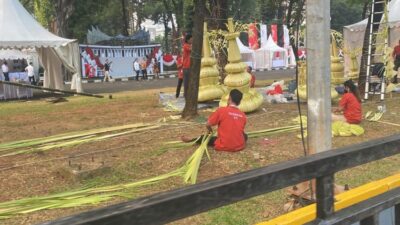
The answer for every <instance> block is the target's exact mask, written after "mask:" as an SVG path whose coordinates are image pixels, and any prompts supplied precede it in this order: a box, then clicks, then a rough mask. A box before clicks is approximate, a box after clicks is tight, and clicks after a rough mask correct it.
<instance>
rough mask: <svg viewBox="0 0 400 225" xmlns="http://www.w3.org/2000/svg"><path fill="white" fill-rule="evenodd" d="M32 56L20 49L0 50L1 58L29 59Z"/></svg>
mask: <svg viewBox="0 0 400 225" xmlns="http://www.w3.org/2000/svg"><path fill="white" fill-rule="evenodd" d="M29 57H30V56H29V54H27V53H24V52H22V51H20V50H14V49H12V50H9V49H8V50H0V60H3V59H5V60H16V59H28V58H29Z"/></svg>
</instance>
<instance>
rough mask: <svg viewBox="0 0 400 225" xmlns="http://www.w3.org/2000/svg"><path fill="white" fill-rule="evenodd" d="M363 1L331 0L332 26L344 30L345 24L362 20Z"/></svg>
mask: <svg viewBox="0 0 400 225" xmlns="http://www.w3.org/2000/svg"><path fill="white" fill-rule="evenodd" d="M362 5H363V4H362V3H361V1H358V2H356V1H353V2H349V1H347V0H335V1H331V28H332V29H334V30H337V31H340V32H342V31H343V26H346V25H350V24H353V23H356V22H358V21H360V20H361V19H362V18H361V15H362V7H363V6H362Z"/></svg>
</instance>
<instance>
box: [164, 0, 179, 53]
mask: <svg viewBox="0 0 400 225" xmlns="http://www.w3.org/2000/svg"><path fill="white" fill-rule="evenodd" d="M163 3H164V7H165V9H166V11H167V13H168V20H169V21H171V26H172V45H171V48H172V49H171V50H172V51H171V52H172V54H174V55H176V54H178V53H179V49H178V45H177V39H178V32H177V30H176V27H175V21H174V17H173V16H172V9H171V6H170V5H169V3H170V2H168V1H167V0H164V1H163Z"/></svg>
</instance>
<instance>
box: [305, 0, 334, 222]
mask: <svg viewBox="0 0 400 225" xmlns="http://www.w3.org/2000/svg"><path fill="white" fill-rule="evenodd" d="M306 12H307V17H306V19H307V21H306V22H307V31H306V37H307V40H306V45H307V96H308V99H307V107H308V113H307V115H308V116H307V133H308V139H307V141H308V153H309V154H314V153H320V152H324V151H327V150H329V149H331V145H332V131H331V127H332V125H331V68H330V65H331V60H330V59H331V53H330V42H331V41H330V40H331V37H330V33H331V30H330V0H307V5H306ZM333 180H334V178H333V176H328V177H320V178H317V181H316V184H315V181H313V182H312V185H311V187H310V188H311V190H312V191H314V190H315V186H317V187H316V189H317V190H316V193H317V217H318V218H320V219H326V218H328V217H329V216H330V215H331V214H332V213H333V202H334V200H333V192H334V191H333V190H334V186H333V185H334V184H333ZM311 194H313V193H311Z"/></svg>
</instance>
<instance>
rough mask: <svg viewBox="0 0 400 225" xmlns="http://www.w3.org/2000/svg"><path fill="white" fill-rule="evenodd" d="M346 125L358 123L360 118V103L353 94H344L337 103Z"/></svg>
mask: <svg viewBox="0 0 400 225" xmlns="http://www.w3.org/2000/svg"><path fill="white" fill-rule="evenodd" d="M339 105H340V107H342V108H343V115H344V117H345V118H346V121H347V122H348V123H356V124H357V123H360V122H361V118H362V113H361V103H360V102H359V101H358V100H357V98H356V96H354V94H353V93H345V94H344V95H343V97H342V99H341V100H340V102H339Z"/></svg>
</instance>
